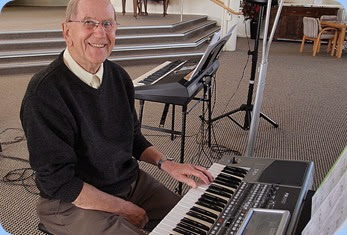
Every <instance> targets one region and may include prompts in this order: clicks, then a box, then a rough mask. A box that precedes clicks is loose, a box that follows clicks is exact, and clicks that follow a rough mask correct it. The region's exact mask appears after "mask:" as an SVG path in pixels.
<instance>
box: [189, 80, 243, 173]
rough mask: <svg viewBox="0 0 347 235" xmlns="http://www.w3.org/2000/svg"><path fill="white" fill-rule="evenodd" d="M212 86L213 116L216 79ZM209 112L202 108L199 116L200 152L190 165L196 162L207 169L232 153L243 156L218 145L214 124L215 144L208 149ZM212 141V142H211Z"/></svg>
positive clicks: (197, 137) (206, 108)
mask: <svg viewBox="0 0 347 235" xmlns="http://www.w3.org/2000/svg"><path fill="white" fill-rule="evenodd" d="M211 86H212V89H211V90H212V91H213V92H212V94H211V95H212V97H213V98H212V97H211V99H212V100H210V102H213V105H212V107H213V108H212V107H211V115H212V113H213V111H214V107H215V104H216V93H217V92H216V88H217V82H216V79H213V80H211ZM207 112H208V107H205V105H203V106H202V114H201V115H200V116H199V117H200V119H201V124H200V128H199V132H198V135H197V136H196V138H195V141H196V143H197V144H198V151H197V153H196V154H195V155H194V156H193V157H192V158H191V160H190V163H194V162H196V163H197V164H198V165H200V166H203V167H205V168H208V167H210V166H211V165H212V164H213V162H214V161H216V160H220V159H221V158H222V157H223V155H225V154H227V153H232V154H234V155H241V153H240V152H238V151H236V150H232V149H229V148H227V147H225V146H222V145H219V144H217V138H216V134H215V130H214V124H213V123H211V124H210V125H211V132H212V138H213V139H214V142H215V144H213V145H211V146H210V147H208V140H207V137H208V135H207V132H208V122H206V119H205V115H206V113H207ZM211 141H212V140H211ZM202 157H205V159H207V161H208V163H207V164H208V165H205V164H203V163H202Z"/></svg>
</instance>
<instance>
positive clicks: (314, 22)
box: [300, 17, 337, 56]
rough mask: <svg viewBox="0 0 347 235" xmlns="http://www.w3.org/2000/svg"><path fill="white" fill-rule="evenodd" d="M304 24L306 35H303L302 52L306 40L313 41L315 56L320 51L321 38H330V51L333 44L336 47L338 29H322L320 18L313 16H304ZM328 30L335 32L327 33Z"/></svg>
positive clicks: (328, 50) (328, 49)
mask: <svg viewBox="0 0 347 235" xmlns="http://www.w3.org/2000/svg"><path fill="white" fill-rule="evenodd" d="M303 24H304V36H303V37H302V42H301V47H300V52H303V50H304V46H305V42H306V41H313V56H316V54H317V52H319V51H320V45H321V40H328V48H327V52H328V53H329V52H330V48H331V45H332V46H333V48H335V46H336V41H337V30H336V29H334V28H330V27H326V28H323V29H322V28H321V26H320V21H319V19H317V18H313V17H304V19H303ZM328 31H329V32H334V34H331V33H329V34H328V33H325V32H328Z"/></svg>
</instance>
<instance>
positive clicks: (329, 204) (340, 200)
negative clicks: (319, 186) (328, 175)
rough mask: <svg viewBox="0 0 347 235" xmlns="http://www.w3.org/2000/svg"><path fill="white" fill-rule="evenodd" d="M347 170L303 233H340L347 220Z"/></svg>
mask: <svg viewBox="0 0 347 235" xmlns="http://www.w3.org/2000/svg"><path fill="white" fill-rule="evenodd" d="M346 182H347V171H345V173H344V175H343V177H341V178H340V180H339V181H338V183H337V184H336V186H335V187H334V189H333V190H332V191H331V192H330V194H329V195H328V197H327V198H326V200H324V202H323V203H322V204H321V205H320V207H319V208H318V209H317V211H316V213H315V214H314V215H313V216H312V217H311V220H310V221H309V222H308V224H307V225H306V227H305V229H304V230H303V231H302V235H327V234H329V235H330V234H331V235H332V234H338V232H339V231H340V230H344V229H346V228H345V225H346V221H347V200H346V198H347V183H346Z"/></svg>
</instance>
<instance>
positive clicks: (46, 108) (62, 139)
mask: <svg viewBox="0 0 347 235" xmlns="http://www.w3.org/2000/svg"><path fill="white" fill-rule="evenodd" d="M53 99H54V98H53ZM60 109H61V107H54V105H52V104H51V103H50V104H47V102H44V101H43V100H42V99H41V98H40V97H38V96H37V95H32V96H29V97H25V98H24V100H23V103H22V107H21V113H20V117H21V121H22V125H23V128H24V130H25V134H26V138H27V142H28V150H29V160H30V165H31V167H32V168H33V170H34V171H35V172H36V181H37V186H38V188H39V189H40V192H41V196H44V197H48V198H49V199H61V200H63V201H66V202H72V201H74V200H75V199H76V198H77V196H78V195H79V194H80V192H81V190H82V187H83V181H82V180H81V179H79V178H77V177H75V164H76V162H77V157H76V155H75V152H74V148H73V147H74V131H73V130H74V128H73V123H72V121H71V118H68V115H67V114H63V112H62V111H60ZM42 194H43V195H42Z"/></svg>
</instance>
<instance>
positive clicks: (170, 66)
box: [142, 60, 183, 84]
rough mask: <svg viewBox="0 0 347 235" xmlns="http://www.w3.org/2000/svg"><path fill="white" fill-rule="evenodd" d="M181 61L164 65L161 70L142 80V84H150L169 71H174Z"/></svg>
mask: <svg viewBox="0 0 347 235" xmlns="http://www.w3.org/2000/svg"><path fill="white" fill-rule="evenodd" d="M182 62H183V61H182V60H175V61H172V62H170V63H169V64H167V65H165V66H164V67H163V68H161V69H159V70H158V71H156V72H154V73H152V74H151V75H149V76H148V77H146V78H145V79H143V80H142V82H143V83H144V84H150V83H152V82H154V81H155V80H157V79H158V78H160V77H161V76H163V75H164V74H166V73H167V72H169V71H170V70H172V69H174V68H175V67H176V66H178V65H179V64H180V63H182Z"/></svg>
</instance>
